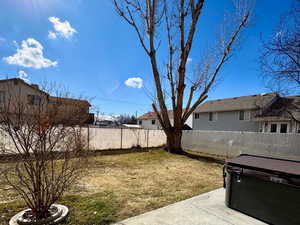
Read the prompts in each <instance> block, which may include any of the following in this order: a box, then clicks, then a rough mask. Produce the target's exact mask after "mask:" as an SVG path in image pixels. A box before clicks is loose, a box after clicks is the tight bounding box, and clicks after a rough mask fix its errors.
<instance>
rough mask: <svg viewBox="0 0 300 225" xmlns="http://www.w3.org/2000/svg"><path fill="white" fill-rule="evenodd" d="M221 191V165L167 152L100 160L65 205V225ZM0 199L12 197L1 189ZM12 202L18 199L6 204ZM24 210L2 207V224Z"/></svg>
mask: <svg viewBox="0 0 300 225" xmlns="http://www.w3.org/2000/svg"><path fill="white" fill-rule="evenodd" d="M2 185H3V184H2ZM221 186H222V165H220V164H216V163H212V162H208V161H204V160H203V161H198V160H193V159H190V158H187V157H186V156H179V155H171V154H169V153H166V152H165V151H163V150H153V151H151V152H142V153H130V154H124V155H112V156H96V157H94V158H93V159H92V163H91V164H90V166H89V168H88V170H87V172H86V175H85V176H84V177H83V178H82V179H81V180H79V181H78V184H77V185H76V186H75V187H74V189H73V190H71V191H70V192H69V193H68V194H67V195H66V197H65V198H64V199H63V200H62V203H65V204H66V205H68V206H70V208H71V212H72V216H71V217H70V218H69V220H68V221H67V222H66V224H84V225H88V224H106V223H108V222H111V221H118V220H122V219H125V218H128V217H131V216H135V215H138V214H141V213H144V212H147V211H149V210H153V209H156V208H159V207H162V206H165V205H168V204H171V203H174V202H177V201H180V200H183V199H187V198H190V197H192V196H195V195H198V194H201V193H204V192H207V191H210V190H213V189H215V188H219V187H221ZM0 187H1V182H0ZM2 187H3V186H2ZM6 192H7V191H6ZM9 192H10V191H9ZM10 194H12V193H10ZM0 196H1V198H2V199H1V200H2V201H3V200H5V196H7V193H5V191H1V190H0ZM11 197H15V196H13V194H12V195H10V197H9V198H7V200H9V199H11ZM21 208H22V203H20V201H17V202H16V203H9V204H0V215H3V213H5V218H4V219H3V218H2V219H3V221H7V220H8V218H9V217H10V216H11V215H13V214H14V213H16V212H17V211H18V210H20V209H21ZM0 221H1V218H0ZM95 221H98V222H97V223H95ZM0 224H1V223H0Z"/></svg>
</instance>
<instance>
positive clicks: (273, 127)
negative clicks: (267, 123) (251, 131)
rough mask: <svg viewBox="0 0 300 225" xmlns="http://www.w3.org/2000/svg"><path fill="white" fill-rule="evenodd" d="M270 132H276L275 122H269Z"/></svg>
mask: <svg viewBox="0 0 300 225" xmlns="http://www.w3.org/2000/svg"><path fill="white" fill-rule="evenodd" d="M270 132H271V133H276V132H277V124H276V123H272V124H271V130H270Z"/></svg>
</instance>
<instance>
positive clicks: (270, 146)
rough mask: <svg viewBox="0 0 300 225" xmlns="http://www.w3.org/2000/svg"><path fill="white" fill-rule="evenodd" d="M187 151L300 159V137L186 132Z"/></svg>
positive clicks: (225, 132)
mask: <svg viewBox="0 0 300 225" xmlns="http://www.w3.org/2000/svg"><path fill="white" fill-rule="evenodd" d="M182 145H183V148H184V149H188V150H191V151H196V152H201V153H208V154H215V155H221V156H226V157H234V156H237V155H239V154H242V153H244V154H253V155H262V156H271V157H281V158H288V159H300V134H271V133H256V132H231V131H198V130H197V131H196V130H192V131H184V134H183V138H182Z"/></svg>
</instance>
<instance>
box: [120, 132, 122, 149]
mask: <svg viewBox="0 0 300 225" xmlns="http://www.w3.org/2000/svg"><path fill="white" fill-rule="evenodd" d="M120 144H121V149H122V147H123V146H122V145H123V128H122V127H121V143H120Z"/></svg>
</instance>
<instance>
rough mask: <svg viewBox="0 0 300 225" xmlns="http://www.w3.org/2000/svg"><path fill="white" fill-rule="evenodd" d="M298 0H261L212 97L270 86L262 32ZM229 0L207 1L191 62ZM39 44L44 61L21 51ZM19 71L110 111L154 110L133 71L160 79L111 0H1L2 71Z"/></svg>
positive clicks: (267, 32)
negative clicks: (262, 62)
mask: <svg viewBox="0 0 300 225" xmlns="http://www.w3.org/2000/svg"><path fill="white" fill-rule="evenodd" d="M291 4H292V0H285V1H282V0H272V1H271V0H259V1H256V6H255V11H254V17H253V20H252V25H251V27H249V28H248V29H247V30H246V31H245V33H244V36H243V42H242V48H241V50H240V51H239V52H237V53H236V55H235V56H234V57H233V58H232V59H231V61H230V62H229V63H228V64H227V65H226V67H225V68H224V70H223V71H222V73H221V74H220V76H221V81H220V82H219V84H218V86H216V88H214V90H213V91H212V92H211V93H210V95H209V99H216V98H225V97H234V96H241V95H251V94H256V93H262V92H268V91H269V90H268V89H266V88H265V87H264V84H263V81H262V79H261V74H260V71H259V66H258V56H259V47H260V43H261V42H260V37H261V36H263V37H265V38H267V37H269V36H270V35H271V34H272V31H273V29H274V28H275V27H276V25H277V24H278V21H279V18H280V16H281V15H282V14H283V13H285V12H286V11H287V10H288V9H289V8H290V6H291ZM230 7H231V1H230V0H222V1H221V0H214V1H207V2H206V5H205V8H204V11H203V15H202V17H201V19H200V27H199V28H201V32H200V31H199V36H198V37H197V39H196V42H195V50H194V51H192V53H191V55H190V57H191V59H192V61H191V62H190V63H189V66H190V67H193V65H195V64H196V62H197V58H199V56H200V54H199V49H200V48H201V46H205V45H206V44H208V40H210V39H211V38H212V37H213V35H214V34H215V33H216V32H217V30H218V28H219V26H220V23H221V22H222V19H223V14H224V10H226V9H230ZM49 18H52V19H50V20H49ZM55 25H56V27H55ZM49 32H50V35H49ZM22 41H23V45H22ZM32 46H33V47H34V49H33V51H34V52H33V53H34V54H35V56H36V55H38V57H40V58H38V59H39V61H38V62H37V63H31V62H28V61H26V60H25V61H24V60H23V61H22V57H21V62H20V56H22V54H26V52H25V51H27V50H28V48H30V47H32ZM17 49H19V55H16V53H17ZM29 51H30V49H29ZM41 54H43V55H42V56H41ZM162 57H163V54H162ZM18 60H19V61H18ZM19 71H24V72H25V73H26V74H27V75H28V79H29V81H30V82H31V83H39V82H41V81H43V80H47V81H55V82H57V83H62V84H65V85H66V86H67V87H68V88H69V89H70V90H71V92H72V93H74V94H75V95H85V96H89V97H94V99H93V101H92V104H93V105H96V106H98V107H99V108H100V111H101V112H104V113H107V114H108V113H112V114H123V113H128V114H135V113H136V111H137V113H138V114H142V113H145V112H147V111H150V110H151V106H150V104H151V100H150V99H149V97H148V96H147V94H146V93H145V90H144V88H133V87H129V86H127V85H125V81H126V80H127V79H128V78H132V77H140V78H141V79H142V80H143V82H144V85H145V87H146V88H147V89H151V88H153V87H154V86H153V81H152V74H151V69H150V65H149V62H148V58H147V57H146V55H145V53H144V52H143V50H142V48H141V47H140V45H139V42H138V41H137V38H136V35H135V33H134V31H133V30H132V28H131V27H130V26H128V25H127V24H126V23H125V22H124V21H123V20H122V19H121V18H120V17H118V16H117V15H116V13H115V11H114V9H113V6H112V4H111V1H110V0H1V2H0V79H4V78H6V77H17V76H18V72H19ZM129 84H131V85H135V83H132V82H131V83H130V82H129ZM138 85H139V83H137V86H138Z"/></svg>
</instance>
